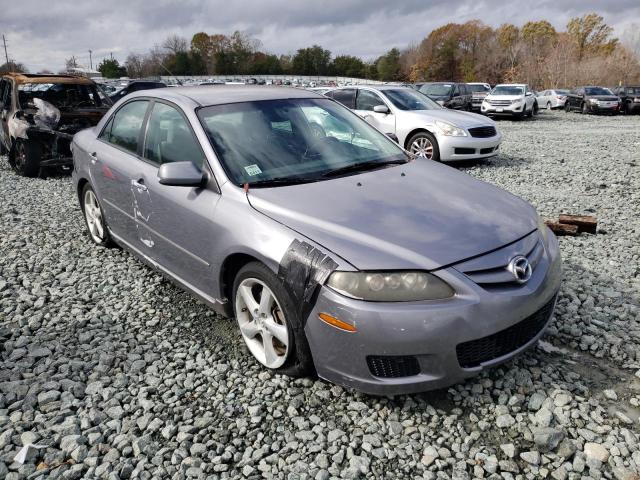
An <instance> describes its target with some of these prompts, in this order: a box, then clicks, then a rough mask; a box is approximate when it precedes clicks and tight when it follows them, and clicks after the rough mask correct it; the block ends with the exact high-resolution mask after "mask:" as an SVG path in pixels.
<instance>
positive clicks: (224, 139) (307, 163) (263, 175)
mask: <svg viewBox="0 0 640 480" xmlns="http://www.w3.org/2000/svg"><path fill="white" fill-rule="evenodd" d="M198 115H199V116H200V119H201V121H202V125H203V127H204V128H205V131H206V132H207V134H208V136H209V139H210V140H211V143H212V145H213V147H214V149H215V150H216V153H217V155H218V157H219V158H220V160H221V162H222V164H223V167H224V168H225V170H226V171H227V174H228V175H229V177H230V178H231V179H232V181H233V182H234V183H236V184H243V183H245V182H254V181H258V180H269V179H282V178H296V177H309V176H313V177H316V176H318V178H320V176H321V175H322V174H324V173H327V172H328V171H331V170H334V169H336V168H341V167H345V166H349V165H352V164H356V163H361V162H378V161H379V162H385V161H388V160H392V159H404V158H405V157H404V153H403V151H402V150H401V149H400V148H399V147H398V145H397V144H395V143H394V142H393V141H391V140H390V139H389V138H388V137H386V136H385V135H382V134H380V133H379V132H378V131H377V130H375V129H374V128H373V127H371V126H370V125H368V124H367V123H366V122H365V121H364V120H362V119H360V118H358V117H357V116H356V115H353V114H352V113H350V112H348V111H347V110H345V109H344V107H342V106H341V105H337V104H336V102H333V101H331V100H329V99H321V98H318V99H315V98H311V99H281V100H263V101H254V102H240V103H231V104H225V105H215V106H211V107H204V108H202V109H200V110H199V111H198Z"/></svg>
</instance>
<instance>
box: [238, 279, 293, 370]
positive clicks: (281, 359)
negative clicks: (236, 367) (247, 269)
mask: <svg viewBox="0 0 640 480" xmlns="http://www.w3.org/2000/svg"><path fill="white" fill-rule="evenodd" d="M235 302H236V305H235V307H236V317H237V320H238V325H239V327H240V333H241V334H242V337H243V338H244V341H245V343H246V344H247V347H249V350H250V351H251V353H252V354H253V356H254V357H255V358H256V359H257V360H258V361H259V362H260V363H262V364H263V365H264V366H266V367H268V368H273V369H275V368H279V367H281V366H282V365H283V364H284V363H285V361H286V359H287V355H288V353H289V330H288V327H287V322H286V321H285V317H284V311H283V310H282V308H281V307H280V304H279V303H278V299H277V298H276V297H275V295H274V293H273V292H272V291H271V289H270V288H269V287H268V286H267V285H266V284H265V283H264V282H263V281H261V280H258V279H257V278H246V279H245V280H243V281H242V282H241V283H240V285H238V290H237V292H236V298H235Z"/></svg>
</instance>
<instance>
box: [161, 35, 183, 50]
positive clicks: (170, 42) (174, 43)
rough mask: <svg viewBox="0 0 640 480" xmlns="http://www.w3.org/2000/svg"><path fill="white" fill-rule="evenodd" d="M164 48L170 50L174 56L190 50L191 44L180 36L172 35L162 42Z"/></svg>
mask: <svg viewBox="0 0 640 480" xmlns="http://www.w3.org/2000/svg"><path fill="white" fill-rule="evenodd" d="M162 48H164V49H166V50H169V51H170V52H171V53H173V54H176V53H182V52H186V51H187V50H188V49H189V42H188V41H187V39H186V38H184V37H181V36H179V35H170V36H169V37H167V38H166V39H165V41H164V42H162Z"/></svg>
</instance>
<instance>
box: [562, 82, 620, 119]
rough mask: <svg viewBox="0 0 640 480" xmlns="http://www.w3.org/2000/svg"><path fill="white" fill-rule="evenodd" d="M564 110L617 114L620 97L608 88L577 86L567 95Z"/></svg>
mask: <svg viewBox="0 0 640 480" xmlns="http://www.w3.org/2000/svg"><path fill="white" fill-rule="evenodd" d="M564 110H565V111H566V112H570V111H572V110H577V111H579V112H582V113H585V114H586V113H608V114H610V115H616V114H617V113H618V112H619V111H620V98H619V97H618V96H616V95H614V94H613V92H612V91H611V90H609V89H608V88H604V87H576V88H573V89H572V90H571V91H570V92H569V94H568V95H567V101H566V102H565V104H564Z"/></svg>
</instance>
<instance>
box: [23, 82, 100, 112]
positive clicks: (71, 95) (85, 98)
mask: <svg viewBox="0 0 640 480" xmlns="http://www.w3.org/2000/svg"><path fill="white" fill-rule="evenodd" d="M34 98H40V99H42V100H44V101H46V102H49V103H51V104H52V105H54V106H55V107H57V108H59V109H60V110H70V109H76V108H79V107H88V108H96V107H105V106H106V107H109V106H111V101H109V100H106V99H104V98H101V96H100V93H99V92H98V89H97V88H96V87H95V85H77V84H72V83H22V84H20V85H18V103H19V104H20V105H21V106H22V108H26V107H27V105H28V104H29V103H32V101H33V99H34Z"/></svg>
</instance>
